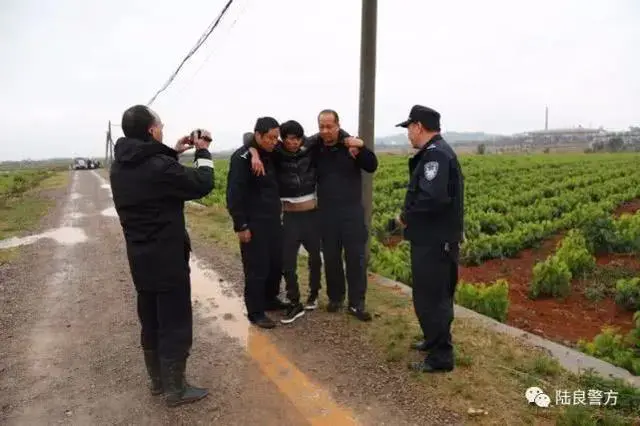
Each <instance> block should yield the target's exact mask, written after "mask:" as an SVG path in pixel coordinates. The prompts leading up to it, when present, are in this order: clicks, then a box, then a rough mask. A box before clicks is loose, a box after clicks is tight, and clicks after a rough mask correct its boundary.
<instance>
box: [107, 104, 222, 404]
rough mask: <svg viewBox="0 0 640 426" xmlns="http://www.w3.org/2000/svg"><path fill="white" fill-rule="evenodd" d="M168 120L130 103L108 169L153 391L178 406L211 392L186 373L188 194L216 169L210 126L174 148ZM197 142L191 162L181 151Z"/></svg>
mask: <svg viewBox="0 0 640 426" xmlns="http://www.w3.org/2000/svg"><path fill="white" fill-rule="evenodd" d="M163 127H164V126H163V124H162V121H161V120H160V118H159V117H158V115H157V114H156V113H155V112H153V111H151V110H150V109H149V108H147V107H146V106H143V105H136V106H133V107H131V108H129V109H127V110H126V111H125V112H124V114H123V116H122V131H123V133H124V137H123V138H120V139H118V141H117V142H116V144H115V149H114V154H115V155H114V163H113V165H112V166H111V171H110V177H111V188H112V191H113V202H114V204H115V208H116V211H117V213H118V216H119V218H120V224H121V225H122V230H123V232H124V237H125V241H126V248H127V256H128V259H129V266H130V269H131V276H132V278H133V283H134V285H135V288H136V292H137V302H138V316H139V320H140V324H141V335H140V340H141V346H142V348H143V349H144V360H145V363H146V366H147V372H148V374H149V377H150V379H151V386H152V388H151V393H152V394H153V395H158V394H161V393H163V392H164V393H165V395H166V402H167V404H168V405H169V406H176V405H179V404H183V403H187V402H193V401H197V400H199V399H201V398H204V397H205V396H207V394H208V391H207V390H206V389H202V388H197V387H194V386H191V385H189V384H188V383H187V382H186V380H185V378H184V375H185V369H186V362H187V357H188V356H189V351H190V349H191V344H192V311H191V282H190V277H189V273H190V269H189V253H190V251H191V243H190V240H189V235H188V233H187V231H186V228H185V220H184V202H185V201H187V200H193V199H198V198H201V197H204V196H205V195H207V194H208V193H209V192H211V190H212V189H213V185H214V170H213V162H212V161H211V153H210V152H209V144H210V143H211V135H210V134H209V132H207V131H197V132H195V133H193V136H192V137H189V136H184V137H183V138H181V139H180V140H179V141H178V143H177V144H176V146H175V149H171V148H169V147H167V146H166V145H164V144H163V143H162V139H163V134H162V129H163ZM193 147H195V148H196V152H195V163H194V165H195V168H191V167H185V166H183V165H182V164H180V162H179V161H178V155H179V154H180V153H183V152H185V151H187V150H189V149H191V148H193Z"/></svg>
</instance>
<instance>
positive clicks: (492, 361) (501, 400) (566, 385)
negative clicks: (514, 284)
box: [187, 206, 640, 426]
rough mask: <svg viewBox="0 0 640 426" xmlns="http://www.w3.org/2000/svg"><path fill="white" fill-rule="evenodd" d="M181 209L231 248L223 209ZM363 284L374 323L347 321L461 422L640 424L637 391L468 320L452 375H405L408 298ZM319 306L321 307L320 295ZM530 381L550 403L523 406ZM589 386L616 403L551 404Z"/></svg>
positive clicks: (459, 329)
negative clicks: (573, 369) (610, 394)
mask: <svg viewBox="0 0 640 426" xmlns="http://www.w3.org/2000/svg"><path fill="white" fill-rule="evenodd" d="M187 212H188V213H187V217H188V225H189V227H190V232H192V233H193V234H194V235H197V236H199V237H201V238H204V239H207V240H209V241H212V242H214V243H215V244H217V245H218V246H219V247H220V248H222V249H224V250H225V251H228V252H230V253H237V252H238V246H237V240H236V236H235V234H234V233H233V230H232V228H231V223H230V220H229V216H228V214H227V212H226V211H225V210H224V209H223V208H220V207H216V206H212V207H207V208H198V207H188V208H187ZM298 268H299V269H298V271H299V272H298V276H299V278H300V284H301V292H302V293H305V292H306V291H308V290H307V289H308V282H307V277H308V273H307V260H306V258H304V257H302V256H300V257H299V258H298ZM323 275H324V274H323ZM369 283H370V284H369V289H368V292H367V306H368V309H369V310H370V311H371V313H372V314H373V315H374V321H373V323H369V324H362V323H360V322H358V321H357V320H355V319H351V321H350V324H351V325H352V326H353V327H354V328H355V329H357V330H358V331H359V332H360V335H361V336H362V338H363V339H367V340H368V341H369V342H371V343H373V344H374V346H375V347H376V348H377V349H378V353H377V354H376V356H379V357H380V360H381V361H382V362H385V363H387V365H388V367H389V369H390V371H395V373H392V374H410V375H412V377H413V380H416V381H417V382H418V383H419V384H420V388H421V391H422V392H423V393H424V398H430V399H434V400H438V401H446V403H447V404H448V407H447V408H450V409H453V410H455V411H456V412H459V413H460V414H463V415H466V416H468V417H467V421H466V424H482V425H484V424H509V425H512V424H527V425H528V424H536V425H538V424H550V425H551V424H558V425H576V426H578V425H580V426H582V425H632V424H640V390H638V389H635V388H632V387H631V386H629V385H627V384H625V383H624V382H622V381H620V380H611V379H603V378H600V377H598V376H596V375H593V374H592V373H591V372H585V373H583V374H582V375H580V376H578V375H575V374H573V373H570V372H568V371H567V370H565V369H564V368H562V367H561V366H560V365H559V363H558V362H557V361H556V360H555V359H553V358H552V357H550V356H549V355H548V354H547V353H546V352H545V351H543V350H541V349H539V348H535V347H532V346H530V345H527V344H526V343H524V342H522V341H519V340H518V339H517V338H515V337H512V336H507V335H503V334H499V333H496V332H494V331H491V330H489V329H487V328H485V327H484V326H483V325H481V324H478V323H476V322H475V321H474V320H473V319H471V318H456V319H455V320H454V323H453V337H454V345H455V350H456V352H455V356H456V369H455V370H454V371H453V372H452V373H449V374H441V375H427V374H417V373H410V372H407V370H406V364H407V362H408V361H411V360H419V359H420V355H419V354H418V353H415V352H412V351H410V349H409V346H410V344H411V342H413V341H415V340H418V339H419V338H420V329H419V326H418V322H417V319H416V318H415V314H414V312H413V306H412V303H411V300H410V299H409V298H408V297H406V296H405V295H403V294H402V293H400V292H399V291H397V290H394V289H391V288H387V287H383V286H381V285H377V284H376V282H375V278H370V280H369ZM323 286H324V284H323ZM304 296H306V295H304V294H303V297H304ZM320 305H321V308H322V307H324V306H326V296H325V294H324V292H322V294H321V296H320ZM531 386H537V387H540V388H541V389H542V390H543V391H544V392H545V393H546V394H547V395H548V396H549V397H550V399H551V406H550V407H548V408H539V407H537V406H535V405H529V404H528V403H527V401H526V398H525V391H526V389H527V388H529V387H531ZM590 389H594V390H599V391H602V392H603V394H604V393H605V392H607V391H609V390H613V391H615V392H618V395H617V401H616V405H608V406H605V405H601V406H594V405H589V400H588V399H586V404H585V405H565V404H556V392H564V391H567V392H569V394H570V395H571V396H573V394H574V392H575V391H584V392H585V395H586V394H587V392H588V390H590ZM605 399H606V398H605ZM605 399H603V400H602V401H603V402H602V403H603V404H604V401H605ZM571 401H573V399H572V400H571ZM484 412H486V413H487V414H484Z"/></svg>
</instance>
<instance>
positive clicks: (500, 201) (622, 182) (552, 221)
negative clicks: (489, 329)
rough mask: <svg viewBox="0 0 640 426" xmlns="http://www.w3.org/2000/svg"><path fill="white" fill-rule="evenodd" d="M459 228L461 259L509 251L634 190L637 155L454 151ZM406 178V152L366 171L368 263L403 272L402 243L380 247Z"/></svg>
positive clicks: (216, 200) (220, 177) (220, 197)
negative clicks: (370, 177)
mask: <svg viewBox="0 0 640 426" xmlns="http://www.w3.org/2000/svg"><path fill="white" fill-rule="evenodd" d="M460 161H461V164H462V167H463V172H464V175H465V236H466V241H465V242H464V244H463V246H462V261H463V263H467V264H478V263H481V262H482V261H484V260H486V259H492V258H501V257H512V256H515V255H516V254H517V253H518V252H519V251H521V250H522V249H524V248H529V247H532V246H535V245H536V244H538V243H539V242H540V241H542V240H543V239H545V238H547V237H549V236H550V235H552V234H554V233H556V232H558V231H559V230H562V229H570V228H574V227H577V226H580V225H581V224H583V223H584V222H585V221H588V220H590V219H592V218H594V217H597V216H600V215H602V214H605V213H610V212H611V211H612V210H614V209H615V208H616V207H617V206H618V205H620V204H621V203H623V202H625V201H628V200H632V199H634V198H638V197H640V167H638V164H640V156H639V155H637V154H602V155H584V154H577V155H567V154H562V155H530V156H525V155H520V156H518V155H514V156H506V155H505V156H462V157H461V159H460ZM215 167H216V189H215V190H214V191H213V192H212V193H211V194H210V195H209V196H207V197H205V198H204V199H203V200H201V201H202V202H203V203H204V204H207V205H213V204H216V205H220V206H224V205H225V196H224V193H225V188H226V179H227V172H228V161H227V160H216V162H215ZM407 178H408V165H407V157H405V156H394V155H381V156H380V166H379V168H378V171H377V172H376V173H375V175H374V197H373V204H374V205H373V217H372V229H371V235H372V237H373V238H372V241H371V247H372V254H373V256H372V262H371V268H372V270H374V271H376V272H379V273H382V274H383V275H387V276H389V277H390V278H395V279H399V280H401V281H403V282H408V281H410V279H409V255H408V248H407V247H406V244H400V245H398V246H396V247H395V248H388V247H386V246H384V245H383V244H382V242H383V241H384V237H385V235H384V228H385V226H384V225H385V223H386V221H387V220H388V219H389V218H391V217H393V216H395V215H396V214H397V213H399V211H400V208H401V206H402V201H403V197H404V193H405V188H406V185H407Z"/></svg>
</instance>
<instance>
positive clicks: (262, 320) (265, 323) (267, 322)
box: [251, 315, 276, 329]
mask: <svg viewBox="0 0 640 426" xmlns="http://www.w3.org/2000/svg"><path fill="white" fill-rule="evenodd" d="M251 323H252V324H253V325H256V326H258V327H260V328H266V329H270V328H275V327H276V323H275V322H274V321H273V320H272V319H271V318H269V317H268V316H266V315H263V316H261V317H259V318H256V319H255V320H252V321H251Z"/></svg>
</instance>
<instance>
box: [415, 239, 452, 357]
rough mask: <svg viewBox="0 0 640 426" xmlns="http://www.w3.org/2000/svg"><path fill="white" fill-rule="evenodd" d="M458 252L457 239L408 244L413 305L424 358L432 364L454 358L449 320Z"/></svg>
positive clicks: (450, 317) (450, 319)
mask: <svg viewBox="0 0 640 426" xmlns="http://www.w3.org/2000/svg"><path fill="white" fill-rule="evenodd" d="M459 253H460V249H459V246H458V244H457V243H454V244H435V245H416V244H413V243H412V244H411V272H412V275H413V279H412V288H413V306H414V309H415V312H416V316H417V317H418V321H419V322H420V327H421V328H422V333H423V334H424V339H425V349H426V350H427V351H428V354H427V361H428V362H429V363H430V364H431V365H432V366H434V367H438V366H449V365H453V362H454V359H453V344H452V341H451V323H452V322H453V305H454V295H455V291H456V286H457V283H458V260H459Z"/></svg>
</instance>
